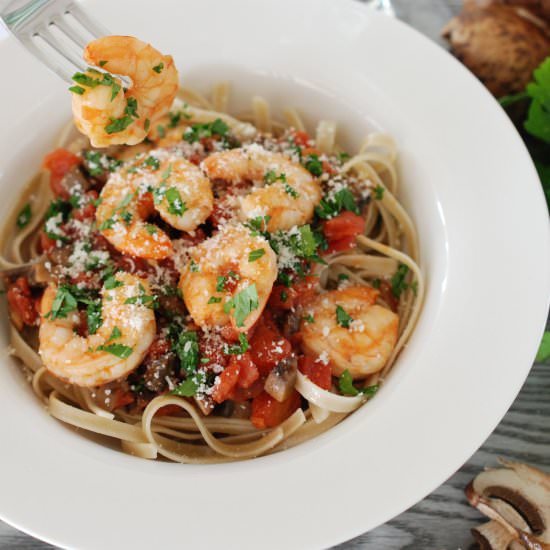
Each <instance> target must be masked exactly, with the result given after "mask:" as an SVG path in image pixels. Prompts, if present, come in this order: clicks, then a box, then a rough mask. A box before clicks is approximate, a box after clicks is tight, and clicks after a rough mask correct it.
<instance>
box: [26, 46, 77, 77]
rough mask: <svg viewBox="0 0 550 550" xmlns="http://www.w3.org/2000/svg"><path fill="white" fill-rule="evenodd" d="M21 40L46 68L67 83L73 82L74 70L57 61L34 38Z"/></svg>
mask: <svg viewBox="0 0 550 550" xmlns="http://www.w3.org/2000/svg"><path fill="white" fill-rule="evenodd" d="M19 40H20V41H21V42H22V43H23V45H24V46H25V48H27V50H28V51H29V52H30V53H31V54H33V55H34V56H35V57H37V58H38V59H39V60H40V61H42V63H44V65H46V67H48V68H49V69H50V70H52V71H53V72H54V73H56V74H57V75H58V76H60V77H61V78H62V79H63V80H65V82H71V78H72V76H73V74H74V69H73V70H72V71H71V70H70V69H68V68H67V67H64V66H63V65H61V64H60V63H59V62H58V61H56V59H55V58H54V57H53V56H52V55H50V54H49V53H48V52H47V51H46V50H44V49H43V48H40V47H39V46H38V45H37V44H36V43H35V41H34V39H33V37H32V36H21V37H19Z"/></svg>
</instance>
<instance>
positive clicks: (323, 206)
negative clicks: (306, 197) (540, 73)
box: [315, 187, 359, 220]
mask: <svg viewBox="0 0 550 550" xmlns="http://www.w3.org/2000/svg"><path fill="white" fill-rule="evenodd" d="M342 210H349V211H350V212H353V213H354V214H359V207H358V206H357V203H356V202H355V198H354V196H353V194H352V192H351V191H350V190H349V189H348V188H347V187H344V188H343V189H340V191H337V192H336V193H334V195H333V197H332V198H324V199H321V202H320V203H319V206H316V207H315V213H316V214H317V215H318V216H319V217H320V218H321V219H323V220H327V219H330V218H333V217H334V216H337V215H338V214H339V213H340V212H341V211H342Z"/></svg>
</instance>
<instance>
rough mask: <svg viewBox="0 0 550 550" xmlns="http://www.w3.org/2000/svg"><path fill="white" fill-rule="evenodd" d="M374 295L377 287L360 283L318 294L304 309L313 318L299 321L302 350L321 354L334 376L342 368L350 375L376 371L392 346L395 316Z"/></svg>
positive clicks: (356, 375) (376, 292)
mask: <svg viewBox="0 0 550 550" xmlns="http://www.w3.org/2000/svg"><path fill="white" fill-rule="evenodd" d="M377 297H378V291H377V290H374V289H372V288H370V287H363V286H357V287H348V288H345V289H342V290H331V291H329V292H326V293H324V294H321V295H320V296H318V297H317V298H316V300H315V302H314V303H312V304H311V307H310V308H308V310H307V313H308V314H309V315H311V316H312V317H313V322H306V321H303V322H302V326H301V333H302V337H303V341H302V346H303V348H304V350H305V351H307V352H309V353H311V354H314V355H319V356H321V357H322V356H323V355H324V356H325V357H326V358H327V359H328V360H329V361H330V364H331V366H332V374H333V375H334V376H340V375H341V374H342V373H343V372H344V371H345V370H346V369H347V370H348V371H349V372H350V374H351V376H352V377H353V379H360V378H365V377H366V376H368V375H369V374H372V373H374V372H378V371H379V370H380V369H382V368H383V367H384V365H385V364H386V362H387V360H388V358H389V357H390V355H391V352H392V350H393V348H394V347H395V343H396V341H397V329H398V325H399V318H398V316H397V315H396V314H395V313H393V312H392V311H390V310H389V309H386V308H384V307H382V306H380V305H377V304H376V303H375V302H376V299H377ZM325 352H326V353H325ZM327 355H328V357H327Z"/></svg>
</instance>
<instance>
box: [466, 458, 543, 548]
mask: <svg viewBox="0 0 550 550" xmlns="http://www.w3.org/2000/svg"><path fill="white" fill-rule="evenodd" d="M501 463H502V465H503V466H504V467H503V468H494V469H487V470H485V471H484V472H482V473H480V474H479V475H478V476H477V477H476V478H475V479H474V480H473V481H472V482H470V484H469V485H468V487H466V497H467V498H468V501H469V502H470V504H471V505H472V506H474V507H475V508H477V509H478V510H479V511H480V512H481V513H483V514H485V515H486V516H487V517H489V518H490V519H491V520H492V521H491V522H489V523H488V524H486V525H485V526H482V527H480V528H476V532H475V533H474V536H475V537H476V539H477V541H478V542H479V543H480V545H481V548H509V547H510V544H511V543H512V542H513V541H515V542H516V543H520V544H521V545H522V546H523V547H524V548H527V549H532V550H542V549H550V475H548V474H546V473H545V472H542V471H541V470H537V469H536V468H533V467H531V466H527V465H526V464H520V463H517V462H508V461H501ZM494 523H497V524H498V525H499V526H500V527H501V529H498V528H497V527H495V525H494ZM505 533H507V535H505ZM506 540H508V542H507V545H506V546H499V545H501V544H504V541H506ZM491 541H492V542H491ZM483 544H485V546H484V545H483ZM515 546H517V544H516V545H515ZM520 547H521V546H520Z"/></svg>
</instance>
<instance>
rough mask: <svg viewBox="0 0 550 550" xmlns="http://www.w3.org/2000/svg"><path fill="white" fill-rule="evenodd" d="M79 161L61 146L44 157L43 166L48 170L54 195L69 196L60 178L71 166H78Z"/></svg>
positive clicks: (64, 197) (65, 197) (66, 197)
mask: <svg viewBox="0 0 550 550" xmlns="http://www.w3.org/2000/svg"><path fill="white" fill-rule="evenodd" d="M80 161H81V159H80V157H77V156H76V155H74V154H73V153H71V152H70V151H67V150H66V149H63V148H61V147H60V148H59V149H56V150H55V151H52V152H51V153H48V154H47V155H46V156H45V157H44V168H46V169H47V170H49V171H50V174H51V177H50V186H51V188H52V191H53V192H54V194H55V195H56V196H58V197H62V198H63V199H68V198H69V193H68V191H67V190H66V189H64V188H63V186H62V185H61V180H62V179H63V177H64V176H65V174H66V173H67V172H68V171H69V170H70V169H71V168H73V167H74V166H78V165H79V164H80Z"/></svg>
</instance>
